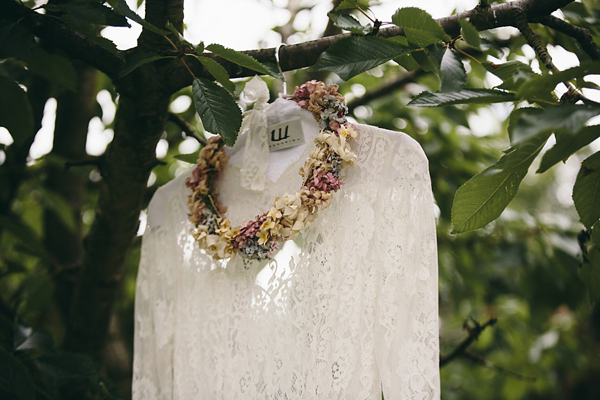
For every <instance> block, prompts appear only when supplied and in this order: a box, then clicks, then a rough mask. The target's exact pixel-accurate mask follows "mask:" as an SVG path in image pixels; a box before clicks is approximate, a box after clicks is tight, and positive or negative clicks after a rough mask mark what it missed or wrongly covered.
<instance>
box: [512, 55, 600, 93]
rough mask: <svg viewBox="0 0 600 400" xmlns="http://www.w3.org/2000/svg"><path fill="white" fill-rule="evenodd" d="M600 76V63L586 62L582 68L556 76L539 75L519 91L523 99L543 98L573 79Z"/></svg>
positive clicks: (524, 84) (556, 74)
mask: <svg viewBox="0 0 600 400" xmlns="http://www.w3.org/2000/svg"><path fill="white" fill-rule="evenodd" d="M592 74H596V75H597V74H600V62H598V61H586V62H583V63H581V65H580V66H577V67H573V68H569V69H566V70H564V71H560V72H557V73H554V74H546V75H538V76H535V77H533V78H532V79H529V80H527V81H525V82H524V83H523V84H522V85H521V86H520V87H519V90H518V92H517V93H518V95H519V96H521V97H522V98H533V97H538V98H543V96H547V95H549V94H551V93H552V92H553V91H554V88H555V87H556V85H558V84H559V83H561V82H567V81H570V80H572V79H580V78H583V77H584V76H586V75H592Z"/></svg>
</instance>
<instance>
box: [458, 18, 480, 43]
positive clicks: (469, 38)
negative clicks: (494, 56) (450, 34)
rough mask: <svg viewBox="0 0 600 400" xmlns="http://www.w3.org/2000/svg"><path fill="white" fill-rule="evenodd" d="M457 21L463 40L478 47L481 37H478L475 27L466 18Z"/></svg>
mask: <svg viewBox="0 0 600 400" xmlns="http://www.w3.org/2000/svg"><path fill="white" fill-rule="evenodd" d="M458 23H459V24H460V33H461V35H462V37H463V39H465V42H467V44H468V45H469V46H471V47H475V48H476V49H478V48H479V46H481V38H480V37H479V31H478V30H477V28H475V27H474V26H473V24H472V23H470V22H469V21H467V20H466V19H461V20H460V21H458Z"/></svg>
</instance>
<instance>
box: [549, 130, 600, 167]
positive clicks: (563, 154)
mask: <svg viewBox="0 0 600 400" xmlns="http://www.w3.org/2000/svg"><path fill="white" fill-rule="evenodd" d="M599 137H600V125H592V126H586V127H583V128H582V129H581V130H579V132H577V134H575V135H572V134H568V133H562V134H558V135H556V144H555V145H554V146H553V147H552V148H551V149H550V150H548V151H547V152H546V153H544V155H543V157H542V162H541V163H540V167H539V168H538V170H537V173H542V172H545V171H546V170H548V169H549V168H550V167H552V166H553V165H554V164H557V163H558V162H559V161H566V160H567V159H568V158H569V157H570V156H571V154H573V153H575V152H576V151H578V150H580V149H582V148H583V147H585V146H587V145H588V144H590V143H592V142H593V141H594V140H596V139H598V138H599Z"/></svg>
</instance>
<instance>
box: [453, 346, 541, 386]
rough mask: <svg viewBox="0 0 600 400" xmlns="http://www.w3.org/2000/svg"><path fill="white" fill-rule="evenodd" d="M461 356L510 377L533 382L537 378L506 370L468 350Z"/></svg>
mask: <svg viewBox="0 0 600 400" xmlns="http://www.w3.org/2000/svg"><path fill="white" fill-rule="evenodd" d="M463 356H464V357H465V358H468V359H469V360H471V361H474V362H476V363H478V364H481V365H483V366H484V367H487V368H490V369H493V370H496V371H498V372H500V373H502V374H504V375H508V376H510V377H513V378H515V379H519V380H521V381H527V382H535V381H536V380H537V378H536V377H534V376H527V375H522V374H519V373H517V372H514V371H511V370H508V369H506V368H504V367H501V366H499V365H496V364H493V363H491V362H489V361H488V360H486V359H485V358H483V357H481V356H480V355H479V354H475V353H473V352H470V351H465V352H464V354H463Z"/></svg>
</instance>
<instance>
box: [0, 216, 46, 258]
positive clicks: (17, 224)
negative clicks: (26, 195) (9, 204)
mask: <svg viewBox="0 0 600 400" xmlns="http://www.w3.org/2000/svg"><path fill="white" fill-rule="evenodd" d="M0 226H2V228H3V230H4V231H7V232H10V233H11V234H12V235H13V236H14V237H15V238H17V239H18V240H19V241H20V243H21V244H22V245H23V246H25V247H26V248H27V249H28V250H30V251H31V252H32V253H34V254H37V255H38V256H40V257H47V253H46V248H45V247H44V244H43V243H42V241H41V240H40V238H39V236H38V235H37V234H36V233H35V232H34V230H33V229H31V227H29V225H26V224H25V223H24V222H23V221H22V220H21V219H20V218H19V217H17V216H15V215H13V214H9V215H1V214H0Z"/></svg>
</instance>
